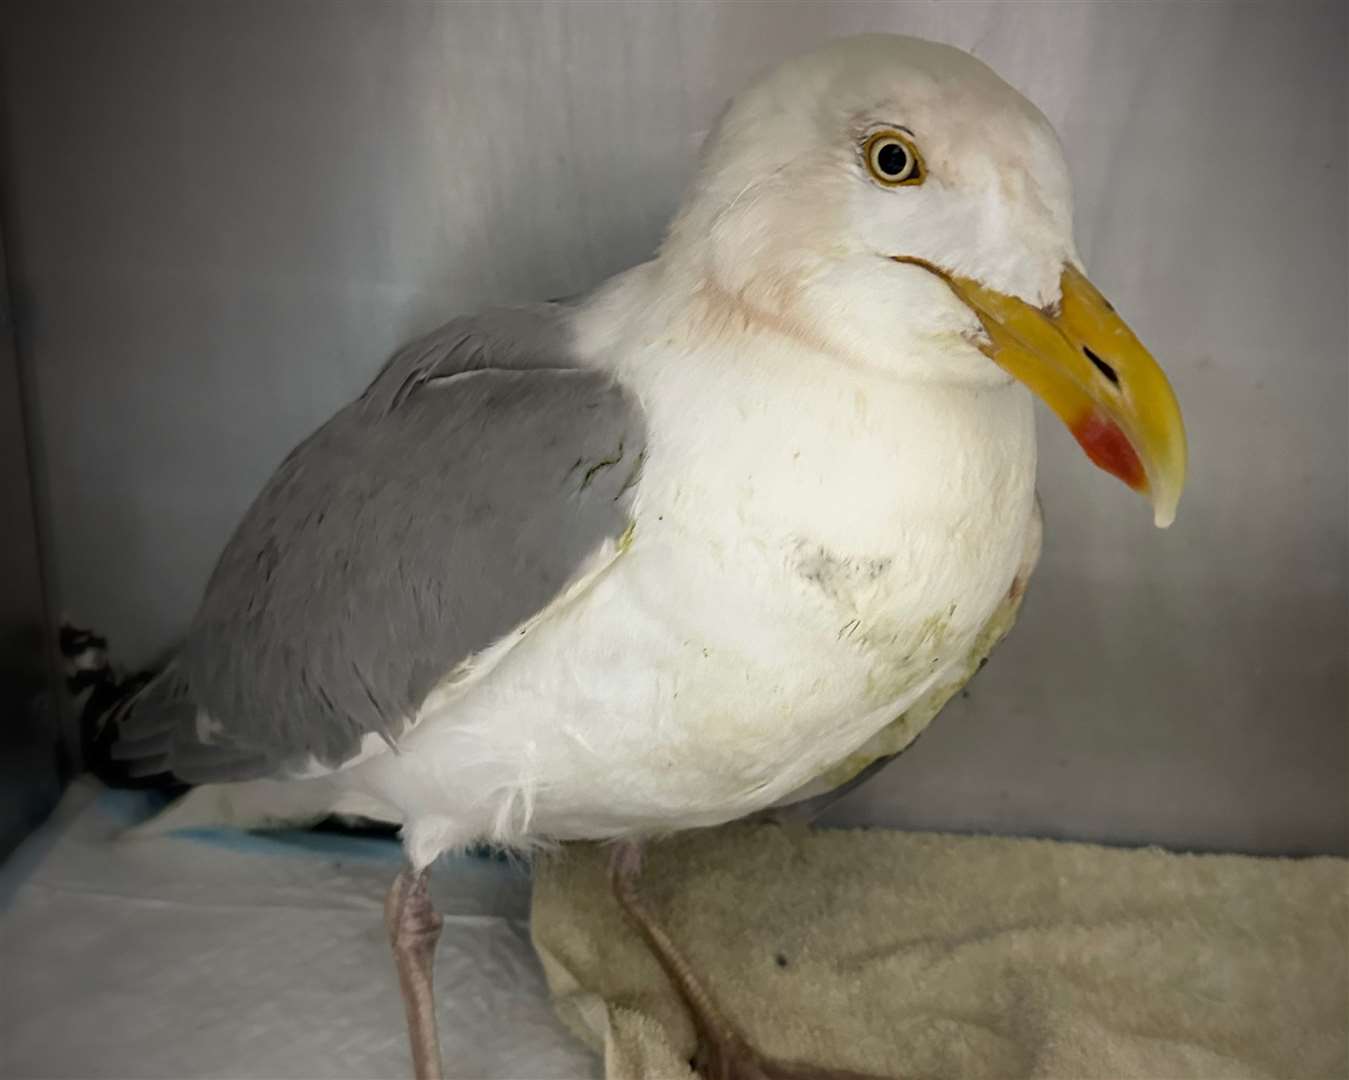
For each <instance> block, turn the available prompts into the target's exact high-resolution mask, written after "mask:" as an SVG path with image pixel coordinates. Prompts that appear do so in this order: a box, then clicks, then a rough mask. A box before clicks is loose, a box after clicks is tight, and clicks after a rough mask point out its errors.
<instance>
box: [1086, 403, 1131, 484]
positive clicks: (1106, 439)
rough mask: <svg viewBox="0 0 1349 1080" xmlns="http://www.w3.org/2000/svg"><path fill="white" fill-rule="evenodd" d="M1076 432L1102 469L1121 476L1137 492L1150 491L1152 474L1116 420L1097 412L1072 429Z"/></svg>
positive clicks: (1088, 453) (1088, 452)
mask: <svg viewBox="0 0 1349 1080" xmlns="http://www.w3.org/2000/svg"><path fill="white" fill-rule="evenodd" d="M1072 432H1073V437H1074V438H1076V439H1077V441H1078V443H1079V444H1081V446H1082V449H1083V450H1085V451H1086V452H1087V457H1089V458H1091V460H1092V461H1093V462H1095V463H1096V464H1097V465H1098V466H1100V467H1101V468H1102V469H1104V470H1105V471H1106V472H1108V473H1110V475H1111V476H1118V477H1119V478H1120V479H1121V480H1123V481H1124V482H1125V483H1126V484H1128V485H1129V487H1131V488H1133V489H1134V491H1147V489H1148V474H1147V473H1146V472H1145V471H1144V469H1143V463H1142V462H1141V461H1139V460H1138V454H1137V453H1136V452H1135V451H1134V448H1133V444H1131V443H1130V442H1129V439H1128V437H1127V436H1126V435H1125V434H1124V432H1123V431H1121V430H1120V426H1119V425H1118V424H1116V423H1115V421H1113V420H1111V419H1110V418H1109V417H1108V416H1103V415H1102V414H1101V413H1099V412H1096V411H1095V410H1094V409H1093V410H1092V411H1091V412H1090V413H1088V414H1087V417H1086V419H1085V420H1082V421H1080V422H1078V423H1076V424H1074V425H1073V426H1072Z"/></svg>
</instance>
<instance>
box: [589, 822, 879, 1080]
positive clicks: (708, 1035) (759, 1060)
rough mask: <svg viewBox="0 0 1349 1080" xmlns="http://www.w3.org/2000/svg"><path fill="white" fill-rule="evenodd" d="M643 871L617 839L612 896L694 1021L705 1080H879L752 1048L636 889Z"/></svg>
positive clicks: (631, 848)
mask: <svg viewBox="0 0 1349 1080" xmlns="http://www.w3.org/2000/svg"><path fill="white" fill-rule="evenodd" d="M641 873H642V849H641V845H640V844H638V843H636V842H634V841H620V842H619V843H618V844H617V845H616V846H615V847H614V851H613V856H612V858H611V860H610V863H609V881H610V884H611V886H612V887H613V891H614V897H615V898H616V899H617V900H618V904H619V907H621V908H622V909H623V912H624V914H626V915H627V916H628V918H629V919H630V920H632V923H633V925H634V926H636V928H637V929H638V931H639V932H640V933H641V935H642V937H643V938H644V939H645V941H646V943H647V946H648V947H649V948H650V949H651V952H652V954H653V955H654V956H655V958H656V960H657V962H658V963H659V964H660V966H661V968H662V969H663V970H664V971H665V974H666V976H667V977H668V978H669V980H670V982H671V983H672V984H673V986H674V988H675V991H676V992H677V993H678V994H679V996H680V998H681V999H683V1002H684V1005H685V1007H686V1008H687V1009H688V1010H689V1015H690V1016H691V1017H692V1018H693V1026H694V1030H695V1031H696V1032H697V1033H698V1053H697V1055H696V1056H695V1057H694V1059H693V1061H692V1062H690V1064H691V1065H692V1066H693V1068H694V1069H695V1070H696V1071H697V1072H698V1073H700V1074H701V1075H702V1077H703V1078H704V1080H880V1078H878V1077H875V1076H867V1075H865V1074H863V1073H854V1072H846V1071H841V1070H838V1069H824V1068H818V1067H816V1066H812V1065H802V1064H798V1063H796V1062H791V1061H780V1060H777V1059H776V1058H770V1057H765V1056H763V1055H762V1054H760V1053H759V1052H758V1051H757V1050H755V1049H754V1047H752V1046H751V1045H750V1044H749V1041H748V1040H747V1039H745V1037H744V1036H743V1035H741V1034H740V1032H739V1031H737V1030H736V1029H735V1027H734V1025H733V1024H731V1022H730V1021H729V1020H727V1019H726V1017H725V1016H724V1015H723V1014H722V1013H721V1010H719V1009H718V1008H717V1006H716V1004H715V1003H714V1002H713V1000H712V997H711V995H710V994H708V992H707V990H706V988H705V987H704V986H703V985H702V983H701V982H700V981H699V979H698V977H697V975H696V974H694V971H693V968H692V966H690V964H689V962H688V961H687V960H685V959H684V957H683V955H682V954H681V953H680V952H679V950H678V949H677V948H676V946H675V944H674V942H673V941H672V940H671V939H670V937H669V935H668V934H666V932H665V930H664V928H663V927H662V926H661V925H660V924H659V923H658V922H656V921H655V919H654V917H653V916H652V914H651V912H650V910H649V909H648V908H647V906H646V901H645V900H644V899H643V897H642V895H641V890H640V889H639V888H638V879H639V878H640V877H641Z"/></svg>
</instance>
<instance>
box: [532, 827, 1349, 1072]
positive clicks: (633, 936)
mask: <svg viewBox="0 0 1349 1080" xmlns="http://www.w3.org/2000/svg"><path fill="white" fill-rule="evenodd" d="M607 864H608V849H607V848H605V847H603V846H598V845H574V846H568V847H567V848H566V849H565V850H564V851H562V852H560V853H557V854H554V855H551V856H548V857H546V858H542V859H541V860H540V861H539V863H538V865H537V867H536V883H535V888H534V900H533V916H532V933H533V938H534V945H535V948H536V949H537V951H538V954H539V956H540V958H541V960H542V962H543V965H544V969H545V971H546V973H547V976H548V980H549V984H550V987H551V989H552V992H553V995H554V1003H555V1006H556V1008H557V1011H558V1013H559V1015H560V1016H561V1017H562V1019H563V1020H564V1021H565V1022H566V1023H567V1025H568V1026H569V1027H570V1028H571V1029H572V1030H573V1031H575V1032H576V1033H577V1034H578V1035H579V1036H580V1037H582V1038H583V1039H585V1040H586V1041H587V1042H589V1043H590V1044H591V1045H592V1046H594V1047H595V1048H596V1049H597V1050H599V1051H601V1052H602V1053H603V1054H604V1057H605V1065H606V1074H607V1075H608V1076H609V1077H611V1078H623V1080H632V1078H636V1077H688V1076H690V1074H691V1073H690V1066H689V1061H690V1058H691V1057H692V1055H693V1054H694V1052H695V1049H696V1037H695V1034H694V1030H693V1026H692V1022H691V1020H690V1018H689V1016H688V1014H687V1012H686V1010H685V1009H684V1007H683V1004H682V1002H681V1000H680V999H679V997H678V996H677V995H676V993H675V992H674V990H673V988H672V987H671V985H670V984H669V982H668V980H667V979H666V977H665V975H664V973H663V972H662V970H661V968H660V967H659V966H658V965H657V963H656V961H655V959H654V958H653V957H652V956H651V954H650V953H649V951H648V950H647V948H646V946H645V944H644V943H643V941H642V939H641V938H640V937H639V936H638V934H637V932H636V931H635V930H634V929H633V928H632V927H631V926H630V925H628V923H627V922H626V920H625V918H624V916H623V915H622V913H621V912H620V910H619V908H618V906H617V903H616V902H615V900H614V899H613V897H612V894H611V893H610V890H609V884H608V878H607V873H606V870H607ZM641 889H642V892H643V894H644V896H645V897H646V899H647V901H648V903H649V905H650V907H651V909H652V910H653V911H654V912H655V914H656V916H657V918H658V920H659V921H660V923H661V925H662V926H663V927H664V928H665V929H666V931H667V932H668V933H669V934H670V935H671V936H672V937H673V939H674V940H675V942H676V943H677V944H678V946H679V948H680V949H681V950H682V952H683V954H684V956H685V957H686V958H687V959H688V960H689V961H690V962H691V964H692V965H693V967H694V969H695V970H696V971H697V972H698V973H699V976H700V978H701V979H702V981H703V984H704V986H705V987H706V988H707V990H708V991H709V992H710V994H711V996H712V998H713V999H714V1001H715V1002H716V1003H717V1005H718V1007H719V1008H720V1010H721V1012H722V1013H723V1014H724V1015H725V1016H726V1017H727V1018H728V1019H729V1020H731V1022H732V1023H733V1024H734V1025H735V1026H736V1027H737V1028H738V1029H739V1031H740V1032H741V1033H742V1034H743V1035H744V1036H745V1037H747V1038H748V1039H749V1041H750V1042H751V1044H752V1045H754V1046H755V1047H756V1048H757V1049H758V1050H759V1051H760V1052H761V1053H764V1054H766V1055H769V1056H772V1057H775V1058H778V1059H782V1060H789V1061H796V1062H801V1063H809V1064H814V1065H820V1066H829V1067H833V1068H839V1069H850V1070H855V1071H858V1072H864V1073H871V1074H875V1075H876V1076H879V1077H904V1078H906V1080H912V1078H917V1077H952V1078H959V1080H977V1078H982V1077H990V1078H992V1077H996V1078H998V1080H1005V1078H1007V1077H1055V1078H1070V1077H1071V1078H1074V1080H1077V1078H1084V1077H1103V1078H1104V1077H1109V1078H1111V1080H1118V1078H1123V1077H1139V1078H1148V1080H1158V1078H1163V1077H1165V1078H1168V1080H1170V1078H1179V1077H1222V1078H1224V1080H1230V1078H1245V1077H1271V1078H1273V1077H1277V1078H1281V1080H1282V1078H1292V1077H1299V1078H1301V1077H1337V1078H1343V1077H1346V1076H1349V861H1346V860H1344V859H1339V858H1313V859H1299V860H1293V859H1275V858H1251V857H1246V856H1238V855H1178V854H1170V853H1167V852H1164V851H1158V850H1119V849H1111V848H1104V847H1096V846H1092V845H1087V844H1070V843H1059V842H1054V841H1047V840H1022V839H1001V838H992V837H961V836H939V835H928V834H904V833H894V832H885V831H867V830H851V831H835V830H819V831H814V830H805V829H793V828H786V827H780V826H772V825H760V826H746V825H736V826H728V827H725V828H722V829H714V830H706V831H701V832H694V833H688V834H684V835H681V836H678V837H674V838H672V839H670V840H666V841H662V842H659V843H653V844H651V845H649V846H648V848H647V854H646V865H645V870H644V872H643V876H642V882H641Z"/></svg>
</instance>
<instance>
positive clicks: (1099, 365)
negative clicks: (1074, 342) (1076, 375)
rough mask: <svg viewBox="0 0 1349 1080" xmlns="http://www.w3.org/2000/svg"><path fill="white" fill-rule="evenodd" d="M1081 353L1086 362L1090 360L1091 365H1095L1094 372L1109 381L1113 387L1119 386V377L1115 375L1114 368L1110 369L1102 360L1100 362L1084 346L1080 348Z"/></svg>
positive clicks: (1097, 357)
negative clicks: (1084, 355)
mask: <svg viewBox="0 0 1349 1080" xmlns="http://www.w3.org/2000/svg"><path fill="white" fill-rule="evenodd" d="M1082 352H1083V353H1085V354H1086V357H1087V359H1088V360H1090V361H1091V362H1092V363H1093V364H1095V365H1096V370H1097V371H1099V372H1100V373H1101V374H1102V375H1104V376H1105V377H1106V378H1107V379H1109V380H1110V382H1111V384H1112V385H1114V386H1118V385H1119V376H1118V375H1117V374H1115V369H1114V368H1112V367H1111V366H1110V365H1109V364H1107V363H1106V362H1105V361H1104V360H1102V359H1101V358H1100V357H1099V356H1097V355H1096V354H1095V353H1094V352H1092V351H1091V350H1090V349H1089V348H1087V346H1085V345H1083V346H1082Z"/></svg>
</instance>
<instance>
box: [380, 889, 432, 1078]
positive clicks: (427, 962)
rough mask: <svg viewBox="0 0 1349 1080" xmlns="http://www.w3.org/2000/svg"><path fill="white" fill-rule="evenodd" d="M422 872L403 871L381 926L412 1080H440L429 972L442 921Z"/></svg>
mask: <svg viewBox="0 0 1349 1080" xmlns="http://www.w3.org/2000/svg"><path fill="white" fill-rule="evenodd" d="M426 875H427V871H425V870H423V871H421V873H416V874H414V873H413V872H412V870H410V869H404V870H403V871H402V872H400V873H399V875H398V876H397V877H396V878H394V881H393V886H392V887H391V888H390V889H389V895H388V897H387V898H386V899H385V901H384V926H385V929H386V930H388V932H389V944H390V945H391V946H393V958H394V963H395V964H396V965H397V967H398V985H399V988H400V989H401V990H402V992H403V1007H404V1008H405V1009H406V1010H407V1021H408V1039H409V1041H410V1042H411V1043H412V1069H413V1073H414V1075H415V1076H416V1078H417V1080H440V1078H441V1066H440V1037H439V1035H438V1034H437V1033H436V999H435V989H434V987H433V986H432V983H431V970H432V966H433V965H434V963H435V959H436V942H438V941H439V940H440V928H441V925H442V923H443V922H444V920H443V919H441V917H440V916H439V915H438V914H437V913H436V909H435V908H434V907H432V906H431V894H430V893H429V891H428V890H427V887H426Z"/></svg>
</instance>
